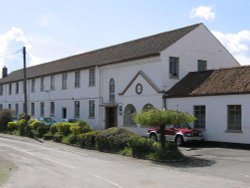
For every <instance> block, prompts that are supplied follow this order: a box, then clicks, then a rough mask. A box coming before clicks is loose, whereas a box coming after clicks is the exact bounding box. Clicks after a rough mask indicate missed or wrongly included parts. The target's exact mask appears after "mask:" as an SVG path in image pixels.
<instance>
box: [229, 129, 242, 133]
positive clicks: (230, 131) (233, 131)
mask: <svg viewBox="0 0 250 188" xmlns="http://www.w3.org/2000/svg"><path fill="white" fill-rule="evenodd" d="M225 132H226V133H243V132H242V130H226V131H225Z"/></svg>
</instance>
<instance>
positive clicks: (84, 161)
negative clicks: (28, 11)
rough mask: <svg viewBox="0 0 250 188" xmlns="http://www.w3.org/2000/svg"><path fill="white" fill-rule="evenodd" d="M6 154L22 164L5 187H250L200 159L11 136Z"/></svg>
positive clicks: (1, 144)
mask: <svg viewBox="0 0 250 188" xmlns="http://www.w3.org/2000/svg"><path fill="white" fill-rule="evenodd" d="M187 149H188V148H184V149H182V150H185V151H184V152H188V150H187ZM186 150H187V151H186ZM190 151H191V150H190ZM0 153H1V156H2V157H4V158H6V159H8V160H10V161H12V162H14V163H15V164H16V165H17V166H18V170H17V171H16V172H14V173H13V174H12V176H11V177H10V179H9V180H8V181H7V182H6V183H5V184H4V185H3V187H4V188H34V187H36V188H47V187H48V188H50V187H51V188H57V187H60V188H64V187H65V188H99V187H100V188H147V187H150V188H151V187H152V188H165V187H168V188H171V187H174V188H179V187H188V188H196V187H197V188H201V187H202V188H207V187H209V188H210V187H213V188H216V187H218V188H223V187H227V188H228V187H230V188H244V187H250V181H248V179H237V178H234V179H232V178H231V177H227V176H223V175H221V174H220V173H219V174H214V173H213V170H216V169H217V168H219V167H216V160H215V161H213V160H211V159H208V160H206V159H204V158H199V156H192V157H191V159H190V160H187V161H185V162H182V163H171V164H168V165H162V164H155V163H153V162H150V161H145V160H138V159H133V158H129V157H124V156H120V155H114V154H107V153H101V152H97V151H91V150H83V149H80V148H75V147H70V146H66V145H61V144H56V143H50V142H45V143H39V142H24V141H19V140H13V139H7V138H0ZM191 155H193V150H192V154H191ZM196 157H197V158H196ZM248 165H249V161H248ZM247 170H250V169H249V168H248V169H247Z"/></svg>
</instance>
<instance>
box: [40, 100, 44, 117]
mask: <svg viewBox="0 0 250 188" xmlns="http://www.w3.org/2000/svg"><path fill="white" fill-rule="evenodd" d="M40 116H41V117H43V116H44V102H41V103H40Z"/></svg>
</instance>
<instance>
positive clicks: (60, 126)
mask: <svg viewBox="0 0 250 188" xmlns="http://www.w3.org/2000/svg"><path fill="white" fill-rule="evenodd" d="M71 125H72V123H67V122H60V123H56V124H55V125H54V126H55V127H56V130H57V131H58V132H59V133H61V134H63V135H68V134H69V133H70V130H69V128H70V126H71Z"/></svg>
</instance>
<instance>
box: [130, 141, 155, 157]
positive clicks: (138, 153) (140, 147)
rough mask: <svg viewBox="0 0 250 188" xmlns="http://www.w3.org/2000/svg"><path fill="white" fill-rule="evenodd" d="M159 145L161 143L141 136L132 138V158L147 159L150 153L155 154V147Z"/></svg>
mask: <svg viewBox="0 0 250 188" xmlns="http://www.w3.org/2000/svg"><path fill="white" fill-rule="evenodd" d="M157 144H159V143H158V142H155V141H154V140H152V139H147V138H143V137H140V136H132V137H131V138H130V139H129V147H131V149H132V156H133V157H137V158H142V159H146V158H147V156H148V155H149V154H150V153H152V152H154V149H155V148H154V147H155V145H157Z"/></svg>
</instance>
